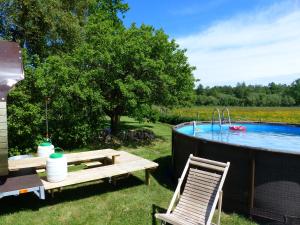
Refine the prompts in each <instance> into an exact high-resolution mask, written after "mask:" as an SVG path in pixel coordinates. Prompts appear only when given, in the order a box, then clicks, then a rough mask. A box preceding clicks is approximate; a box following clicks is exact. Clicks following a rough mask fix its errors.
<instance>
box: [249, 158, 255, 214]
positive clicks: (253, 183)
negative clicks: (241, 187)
mask: <svg viewBox="0 0 300 225" xmlns="http://www.w3.org/2000/svg"><path fill="white" fill-rule="evenodd" d="M251 158H252V159H251V184H250V201H249V212H250V210H251V209H252V208H253V207H254V188H255V155H254V153H252V157H251Z"/></svg>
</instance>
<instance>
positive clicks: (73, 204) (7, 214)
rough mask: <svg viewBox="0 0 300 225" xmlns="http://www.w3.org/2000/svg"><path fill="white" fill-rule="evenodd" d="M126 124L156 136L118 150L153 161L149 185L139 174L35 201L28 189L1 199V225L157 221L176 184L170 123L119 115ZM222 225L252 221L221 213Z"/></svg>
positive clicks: (244, 224)
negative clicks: (143, 143) (146, 142)
mask: <svg viewBox="0 0 300 225" xmlns="http://www.w3.org/2000/svg"><path fill="white" fill-rule="evenodd" d="M123 126H126V127H127V128H129V129H130V128H137V127H146V128H148V129H151V130H153V131H154V132H155V134H156V135H157V136H158V138H157V141H155V143H153V144H152V145H150V146H137V147H126V146H122V147H120V148H119V149H122V150H126V151H128V152H130V153H133V154H136V155H139V156H142V157H145V158H147V159H150V160H154V161H156V162H158V163H159V165H160V166H159V168H158V169H157V170H156V171H155V172H154V173H153V176H152V177H151V184H150V186H146V185H145V184H144V173H143V172H138V173H135V174H134V176H131V177H129V178H126V179H123V180H120V181H118V183H117V186H116V187H114V186H113V185H112V184H110V183H109V182H107V181H105V182H94V183H89V184H84V185H78V186H73V187H70V188H66V189H64V190H63V191H62V192H60V193H56V194H55V197H54V198H51V197H50V196H49V195H47V196H46V200H44V201H42V200H38V199H37V197H35V196H34V195H31V194H27V195H23V196H19V197H7V198H3V199H1V200H0V224H6V225H7V224H12V225H21V224H28V225H33V224H48V225H51V224H53V225H57V224H72V225H77V224H78V225H79V224H82V225H86V224H88V225H93V224H99V225H102V224H103V225H105V224H111V225H135V224H137V225H141V224H143V225H147V224H149V225H150V224H160V223H159V221H156V220H154V219H153V213H154V212H155V211H157V210H159V209H160V208H162V209H166V208H167V207H168V204H169V202H170V200H171V197H172V195H173V191H174V189H175V186H174V185H175V184H174V183H173V182H172V180H171V170H170V162H171V160H170V159H171V158H170V155H171V127H170V125H167V124H162V123H156V124H153V123H137V122H136V121H134V120H132V119H129V118H124V119H123ZM222 224H223V225H253V224H255V223H253V222H251V221H250V220H248V219H246V218H244V217H242V216H239V215H237V214H231V215H227V214H223V215H222Z"/></svg>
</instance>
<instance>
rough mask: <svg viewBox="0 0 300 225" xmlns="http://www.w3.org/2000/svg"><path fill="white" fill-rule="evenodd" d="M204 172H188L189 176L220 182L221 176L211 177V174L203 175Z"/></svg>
mask: <svg viewBox="0 0 300 225" xmlns="http://www.w3.org/2000/svg"><path fill="white" fill-rule="evenodd" d="M204 172H205V171H198V172H194V171H190V174H191V176H200V177H203V178H207V179H210V180H214V181H220V179H221V176H220V175H218V174H214V175H218V176H213V174H209V173H204Z"/></svg>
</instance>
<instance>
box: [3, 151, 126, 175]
mask: <svg viewBox="0 0 300 225" xmlns="http://www.w3.org/2000/svg"><path fill="white" fill-rule="evenodd" d="M119 155H120V153H119V152H118V151H116V150H113V149H104V150H95V151H87V152H78V153H68V154H65V156H66V158H67V162H68V164H76V163H81V162H87V161H96V160H100V159H103V158H106V157H112V156H119ZM46 161H47V159H46V158H43V157H33V158H26V159H19V160H9V161H8V168H9V170H17V169H24V168H32V167H38V168H45V167H46Z"/></svg>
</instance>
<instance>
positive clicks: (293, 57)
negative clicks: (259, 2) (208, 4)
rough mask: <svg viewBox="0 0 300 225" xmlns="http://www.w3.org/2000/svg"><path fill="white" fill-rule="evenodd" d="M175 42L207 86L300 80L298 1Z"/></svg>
mask: <svg viewBox="0 0 300 225" xmlns="http://www.w3.org/2000/svg"><path fill="white" fill-rule="evenodd" d="M177 42H178V43H179V44H180V46H181V47H183V48H186V49H187V55H188V57H189V61H190V63H191V64H192V65H194V66H196V67H197V70H196V71H195V73H194V75H195V77H196V78H199V79H200V80H201V83H202V84H204V85H210V86H212V85H229V84H230V85H233V84H236V83H237V82H241V81H246V82H247V83H269V82H272V81H274V82H281V83H282V82H290V81H291V79H294V78H297V77H299V78H300V8H299V1H284V2H281V3H280V4H275V5H273V6H271V7H269V8H267V9H260V10H257V11H255V12H251V13H249V14H243V15H237V16H234V17H233V18H231V19H229V20H227V21H221V22H217V23H215V24H214V25H212V26H210V27H209V28H207V29H206V30H204V31H201V32H200V33H198V34H193V35H190V36H186V37H181V38H178V39H177Z"/></svg>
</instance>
